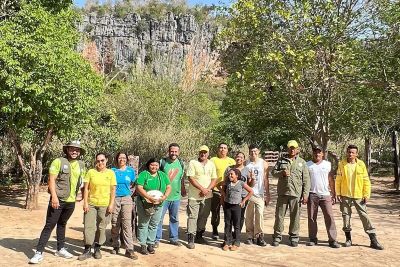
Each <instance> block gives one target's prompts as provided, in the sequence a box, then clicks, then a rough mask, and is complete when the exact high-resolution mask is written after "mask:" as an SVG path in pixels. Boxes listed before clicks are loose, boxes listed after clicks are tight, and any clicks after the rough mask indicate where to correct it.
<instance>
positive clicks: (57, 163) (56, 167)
mask: <svg viewBox="0 0 400 267" xmlns="http://www.w3.org/2000/svg"><path fill="white" fill-rule="evenodd" d="M69 164H70V166H71V179H70V193H69V197H68V198H67V199H65V200H64V199H61V200H63V201H65V202H75V199H76V194H75V193H76V186H77V184H78V181H79V177H80V176H82V177H84V176H85V173H84V172H85V170H82V172H83V173H82V174H81V168H80V167H79V162H78V161H77V160H73V161H70V162H69ZM60 170H61V160H60V159H59V158H57V159H55V160H53V162H52V163H51V165H50V169H49V173H50V174H52V175H58V174H59V173H60Z"/></svg>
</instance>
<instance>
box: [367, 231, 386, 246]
mask: <svg viewBox="0 0 400 267" xmlns="http://www.w3.org/2000/svg"><path fill="white" fill-rule="evenodd" d="M369 238H370V239H371V244H370V245H369V246H370V247H371V248H373V249H377V250H383V249H384V248H383V246H382V245H381V244H379V242H378V240H377V239H376V234H369Z"/></svg>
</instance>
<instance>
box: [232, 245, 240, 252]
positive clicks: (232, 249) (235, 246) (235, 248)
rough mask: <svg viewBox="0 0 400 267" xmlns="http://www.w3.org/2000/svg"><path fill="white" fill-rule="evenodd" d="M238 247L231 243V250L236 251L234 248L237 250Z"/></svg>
mask: <svg viewBox="0 0 400 267" xmlns="http://www.w3.org/2000/svg"><path fill="white" fill-rule="evenodd" d="M238 249H239V247H238V246H236V245H233V246H232V247H231V251H236V250H238Z"/></svg>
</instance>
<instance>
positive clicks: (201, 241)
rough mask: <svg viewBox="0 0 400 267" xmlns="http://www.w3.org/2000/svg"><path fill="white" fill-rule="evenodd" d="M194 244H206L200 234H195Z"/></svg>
mask: <svg viewBox="0 0 400 267" xmlns="http://www.w3.org/2000/svg"><path fill="white" fill-rule="evenodd" d="M194 242H196V243H198V244H204V245H206V244H208V242H207V241H206V240H205V239H204V237H203V235H202V234H201V233H196V238H195V240H194Z"/></svg>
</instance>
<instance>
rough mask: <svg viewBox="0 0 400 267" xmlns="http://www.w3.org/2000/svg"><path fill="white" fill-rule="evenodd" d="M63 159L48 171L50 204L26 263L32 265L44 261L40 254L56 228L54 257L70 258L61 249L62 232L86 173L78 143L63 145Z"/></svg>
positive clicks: (81, 149)
mask: <svg viewBox="0 0 400 267" xmlns="http://www.w3.org/2000/svg"><path fill="white" fill-rule="evenodd" d="M63 152H64V154H65V155H64V157H60V158H57V159H55V160H54V161H53V162H52V163H51V165H50V169H49V180H48V184H49V190H48V191H49V193H50V201H49V206H48V209H47V217H46V224H45V226H44V228H43V230H42V233H41V234H40V239H39V242H38V245H37V247H36V253H35V255H34V256H33V257H32V258H31V259H30V261H29V263H32V264H35V263H39V262H41V261H42V260H43V251H44V248H45V246H46V244H47V242H48V240H49V238H50V235H51V232H52V231H53V229H54V227H55V226H56V225H57V251H56V253H55V255H56V256H58V257H62V258H67V259H69V258H72V257H73V255H72V254H71V253H69V252H68V251H67V250H66V249H65V247H64V241H65V229H66V225H67V222H68V219H69V218H70V217H71V215H72V213H73V211H74V209H75V201H76V195H77V194H78V191H79V188H80V186H81V184H82V178H83V177H84V174H85V164H84V163H83V162H82V161H81V160H79V157H80V156H81V155H83V154H84V153H85V150H84V149H83V148H82V146H81V143H80V142H79V141H71V142H69V143H67V144H65V145H64V146H63Z"/></svg>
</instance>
